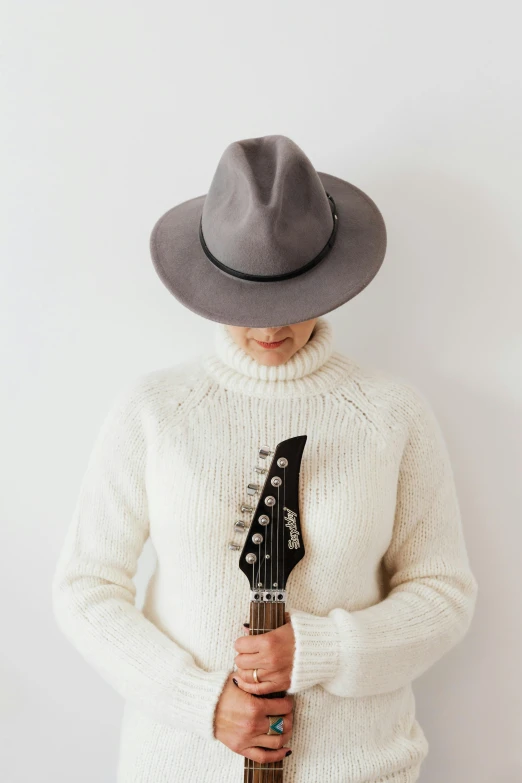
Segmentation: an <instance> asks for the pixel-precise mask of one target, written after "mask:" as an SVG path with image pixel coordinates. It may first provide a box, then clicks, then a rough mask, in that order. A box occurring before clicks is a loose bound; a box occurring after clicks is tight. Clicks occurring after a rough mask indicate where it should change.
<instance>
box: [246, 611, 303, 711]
mask: <svg viewBox="0 0 522 783" xmlns="http://www.w3.org/2000/svg"><path fill="white" fill-rule="evenodd" d="M285 620H286V622H285V624H284V625H282V626H280V628H275V629H274V630H273V631H266V632H265V633H260V634H252V635H248V636H240V637H239V639H236V641H235V642H234V649H235V650H237V652H238V653H239V654H238V655H236V657H235V658H234V663H235V664H236V666H237V672H235V673H234V677H235V678H236V680H237V683H238V685H239V687H240V688H242V689H243V690H244V691H247V692H248V693H253V694H256V695H258V696H262V695H264V694H266V693H275V692H277V691H286V690H288V688H289V687H290V678H291V675H292V667H293V661H294V652H295V637H294V629H293V628H292V623H291V621H290V614H289V613H288V612H285ZM254 669H257V676H258V678H259V684H258V683H256V681H255V680H254V677H253V670H254Z"/></svg>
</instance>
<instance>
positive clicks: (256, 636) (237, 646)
mask: <svg viewBox="0 0 522 783" xmlns="http://www.w3.org/2000/svg"><path fill="white" fill-rule="evenodd" d="M262 636H263V634H262V633H249V634H246V636H239V637H238V638H237V639H236V641H235V642H234V645H233V647H234V650H236V652H238V653H255V652H258V651H259V650H260V649H261V646H262V644H263V642H262V641H260V640H261V639H262Z"/></svg>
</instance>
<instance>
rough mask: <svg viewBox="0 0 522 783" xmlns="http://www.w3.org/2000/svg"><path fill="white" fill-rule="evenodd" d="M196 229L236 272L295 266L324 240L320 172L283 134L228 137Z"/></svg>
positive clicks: (326, 210)
mask: <svg viewBox="0 0 522 783" xmlns="http://www.w3.org/2000/svg"><path fill="white" fill-rule="evenodd" d="M201 229H202V232H203V236H204V241H205V243H206V245H207V248H208V249H209V251H210V252H211V253H212V255H213V256H214V257H215V258H216V259H217V260H218V261H220V262H221V263H222V264H225V265H226V266H228V267H230V268H232V269H234V270H236V271H237V272H240V273H244V274H251V275H268V276H270V275H279V274H287V273H291V272H295V271H296V270H298V269H299V268H300V267H302V266H303V265H304V264H306V263H307V262H308V261H310V260H311V259H313V258H314V257H315V256H316V255H317V254H318V253H320V251H321V250H322V249H323V247H324V246H325V245H326V243H327V242H328V240H329V238H330V236H331V233H332V229H333V218H332V209H331V206H330V202H329V200H328V196H327V195H326V192H325V188H324V186H323V183H322V182H321V179H320V178H319V175H318V174H317V172H316V170H315V169H314V167H313V166H312V163H311V162H310V160H309V158H308V157H307V156H306V155H305V153H304V152H303V150H302V149H301V148H300V147H299V146H298V145H297V144H296V143H295V142H294V141H292V140H291V139H289V138H288V137H287V136H282V135H271V136H261V137H257V138H253V139H243V140H240V141H235V142H232V143H231V144H229V145H228V147H226V149H225V151H224V152H223V154H222V156H221V158H220V160H219V163H218V165H217V168H216V171H215V174H214V177H213V179H212V182H211V184H210V188H209V190H208V193H207V195H206V197H205V200H204V203H203V208H202V215H201Z"/></svg>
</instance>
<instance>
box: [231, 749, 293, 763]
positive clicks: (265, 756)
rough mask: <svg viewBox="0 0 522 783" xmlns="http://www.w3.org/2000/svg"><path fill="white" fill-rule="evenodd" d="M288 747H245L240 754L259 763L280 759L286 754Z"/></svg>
mask: <svg viewBox="0 0 522 783" xmlns="http://www.w3.org/2000/svg"><path fill="white" fill-rule="evenodd" d="M289 750H290V748H280V749H279V750H265V749H264V748H256V747H253V748H245V750H244V751H242V753H241V754H240V755H241V756H245V757H246V758H247V759H250V760H251V761H257V762H258V763H259V764H266V763H271V762H273V761H281V760H282V759H284V757H285V756H286V755H287V754H288V755H290V754H289V753H288V751H289Z"/></svg>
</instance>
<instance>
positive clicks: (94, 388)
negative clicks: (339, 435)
mask: <svg viewBox="0 0 522 783" xmlns="http://www.w3.org/2000/svg"><path fill="white" fill-rule="evenodd" d="M517 12H518V4H516V3H515V2H511V3H510V2H505V1H504V0H497V2H496V3H494V4H491V3H485V2H477V1H475V2H458V0H457V1H455V0H452V2H448V0H439V2H437V3H419V2H413V1H411V2H410V1H407V2H402V1H401V0H395V2H393V3H391V2H368V3H354V2H347V1H346V0H344V2H328V1H327V0H326V1H325V2H321V3H311V2H310V3H303V2H301V3H298V2H295V1H292V2H284V1H283V0H280V1H279V2H267V0H265V1H264V2H263V3H262V4H261V3H256V4H249V3H245V2H230V0H223V1H222V2H214V3H210V2H201V0H200V2H198V3H194V4H189V3H178V4H176V3H168V2H158V0H148V1H147V2H129V0H127V2H122V0H118V1H115V2H114V1H113V2H111V0H105V1H104V2H101V1H100V0H90V2H89V3H81V2H57V1H56V0H54V1H49V2H35V1H34V0H33V2H29V1H26V2H23V3H17V2H15V1H14V0H11V2H7V3H6V2H4V3H3V4H2V8H1V11H0V14H1V17H0V30H1V32H0V45H1V52H0V71H1V73H0V79H1V108H2V121H1V131H0V133H1V137H0V142H1V144H0V155H1V157H2V159H1V164H2V165H1V171H2V176H1V182H2V192H1V200H2V203H1V210H0V220H1V235H0V236H1V243H2V245H1V264H2V286H1V292H0V294H1V302H0V305H1V307H0V313H1V322H2V323H1V325H2V329H1V333H0V340H1V343H0V344H1V348H2V370H3V374H2V383H1V388H0V393H1V400H0V405H1V412H2V426H1V436H2V437H1V443H2V447H1V457H2V465H1V475H2V493H1V506H2V508H1V514H2V519H1V525H2V528H1V529H2V538H1V541H2V545H1V547H0V580H1V587H2V599H3V600H2V611H1V625H0V627H1V630H2V639H1V643H0V721H1V723H0V743H1V752H0V758H1V762H0V763H1V774H0V778H1V780H2V781H3V783H28V781H35V783H51V782H52V783H69V782H70V781H74V783H92V781H96V783H111V782H112V781H114V779H115V766H116V756H117V741H118V731H119V721H120V717H121V711H122V701H121V699H120V697H119V696H118V695H117V694H116V693H114V692H112V691H111V689H110V687H109V686H108V685H106V684H105V683H104V682H103V681H102V680H101V679H100V678H99V676H98V675H97V674H95V673H94V672H93V671H92V670H91V669H90V668H89V667H88V665H87V664H86V663H85V662H84V661H83V659H82V658H81V657H80V656H79V654H78V653H77V652H76V650H75V649H73V648H72V646H69V644H68V642H67V641H66V640H65V638H64V637H62V635H61V634H60V632H59V630H58V629H57V627H55V624H54V620H53V616H52V611H51V603H50V581H51V577H52V573H53V570H54V566H55V560H56V557H57V553H58V549H59V547H60V546H61V544H62V540H63V538H64V535H65V531H66V528H67V526H68V523H69V519H70V516H71V513H72V510H73V505H74V503H75V500H76V495H77V492H78V488H79V483H80V480H81V477H82V474H83V471H84V469H85V466H86V461H87V458H88V455H89V451H90V448H91V446H92V443H93V440H94V437H95V434H96V432H97V429H98V427H99V426H100V423H101V420H102V418H103V416H104V415H105V412H106V410H107V408H108V406H109V405H110V403H111V401H112V399H113V397H114V395H115V394H116V393H117V391H118V390H119V389H120V388H121V387H122V386H123V385H124V384H125V383H127V381H129V380H131V379H132V378H133V377H134V376H136V375H137V374H138V373H141V372H142V371H146V370H149V369H154V368H157V367H161V366H165V365H168V364H170V363H173V364H174V363H177V362H178V361H181V360H183V359H184V358H185V357H189V356H191V355H192V354H193V353H194V352H196V351H199V350H203V349H205V350H206V348H207V347H208V344H209V338H210V333H211V329H212V325H211V323H210V322H208V321H205V320H203V319H201V318H200V317H199V316H196V315H194V314H193V313H191V312H189V311H188V310H186V309H185V308H183V306H182V305H181V304H179V303H178V302H177V300H175V299H174V298H173V297H172V295H171V294H169V292H168V291H167V289H166V288H165V287H164V286H163V284H162V283H161V281H160V280H159V278H158V277H157V276H156V273H155V272H154V270H153V267H152V262H151V261H150V257H149V250H148V240H149V234H150V230H151V228H152V226H153V224H154V222H155V221H156V219H157V218H158V217H159V216H160V215H161V214H163V213H164V212H165V211H166V210H167V209H169V208H170V207H171V206H173V205H174V204H176V203H178V202H179V201H183V200H185V199H188V198H192V197H194V196H197V195H201V194H203V193H206V192H207V190H208V185H209V184H210V180H211V177H212V176H213V173H214V170H215V167H216V165H217V162H218V159H219V157H220V155H221V153H222V151H223V150H224V148H225V147H226V146H227V144H228V143H230V142H231V141H233V140H238V139H241V138H247V137H251V136H261V135H265V134H267V133H284V134H285V135H288V136H290V137H291V138H293V139H294V140H295V141H296V142H297V143H298V144H299V145H300V146H301V147H302V148H303V149H304V150H305V152H306V153H307V154H308V156H309V157H310V159H311V160H312V163H313V164H314V166H315V167H316V168H317V169H318V170H321V171H326V172H330V173H332V174H336V175H337V176H340V177H343V178H345V179H347V180H349V181H351V182H353V183H354V184H356V185H358V186H359V187H361V188H362V189H363V190H365V191H367V192H368V193H369V194H370V195H371V197H372V198H373V199H374V200H375V201H376V203H377V204H378V206H379V207H380V209H381V211H382V213H383V215H384V218H385V221H386V223H387V227H388V251H387V256H386V259H385V261H384V264H383V266H382V268H381V270H380V272H379V274H378V275H377V277H376V278H375V280H374V281H373V282H372V284H371V285H370V286H369V287H368V288H367V289H365V290H364V291H363V292H362V293H361V294H360V295H359V296H358V297H356V298H355V299H353V300H351V301H350V302H348V303H347V304H346V305H345V306H344V307H342V308H340V309H339V310H337V311H335V312H334V313H332V314H330V316H329V317H330V318H331V320H332V323H333V324H334V328H336V332H337V348H338V349H339V350H341V351H343V352H345V353H347V354H349V355H352V356H354V357H355V358H356V359H357V360H359V361H361V362H366V363H369V364H372V365H375V366H380V367H382V368H385V369H389V370H392V371H394V372H396V373H399V374H401V375H403V376H405V377H407V378H409V379H410V380H411V381H413V382H415V383H416V384H418V386H419V387H420V388H421V389H423V390H424V391H425V392H426V394H427V395H428V396H429V398H430V400H431V401H432V403H433V406H434V408H435V410H436V412H437V414H438V416H439V418H440V421H441V424H442V426H443V429H444V431H445V434H446V437H447V441H448V445H449V448H450V451H451V454H452V458H453V462H454V469H455V474H456V479H457V482H458V488H459V492H460V498H461V505H462V511H463V522H464V526H465V534H466V539H467V543H468V548H469V554H470V559H471V563H472V567H473V570H474V573H475V575H476V577H477V579H478V581H479V585H480V597H479V601H478V606H477V612H476V616H475V619H474V623H473V626H472V628H471V630H470V632H469V634H468V636H467V637H466V639H465V640H464V641H463V642H462V643H461V644H460V645H459V646H458V647H457V648H455V649H454V650H453V651H452V652H450V653H449V654H448V655H447V656H446V657H445V658H444V659H443V660H441V661H440V662H439V663H438V664H437V665H436V666H435V667H434V668H432V670H430V671H429V672H427V673H426V674H425V675H423V676H422V677H421V678H419V679H418V680H417V682H416V684H415V693H416V698H417V710H418V717H419V720H420V722H421V724H422V726H423V728H424V731H425V733H426V735H427V737H428V740H429V742H430V753H429V755H428V758H427V759H426V761H425V762H424V765H423V771H422V775H421V778H422V781H421V783H441V781H444V783H462V782H463V781H473V783H491V781H495V783H515V781H518V780H520V779H521V777H522V756H521V751H520V747H521V746H520V739H521V731H522V709H521V703H522V697H521V682H522V680H521V676H520V659H521V657H522V644H521V631H520V628H521V624H520V616H521V609H522V604H521V599H520V595H521V574H520V557H521V551H522V535H521V531H522V519H521V513H520V509H521V505H522V503H521V501H522V497H521V493H520V484H521V481H520V478H521V474H520V468H521V461H520V448H519V442H520V436H521V435H522V427H521V423H522V416H521V407H522V377H521V372H520V371H521V359H522V322H521V315H520V313H521V308H520V295H521V282H522V275H521V261H520V254H521V250H522V239H521V235H520V227H519V226H520V185H521V173H522V172H521V168H522V166H521V156H520V138H521V135H522V116H521V107H522V102H521V97H522V96H521V88H520V73H521V57H520V41H519V29H520V28H519V20H518V19H517ZM209 458H210V456H209ZM151 565H152V562H151V555H150V550H146V555H145V557H144V559H143V560H142V562H141V563H140V571H139V575H138V576H139V596H140V601H141V597H142V595H143V586H144V584H145V581H146V579H147V578H148V575H149V573H150V567H151Z"/></svg>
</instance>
